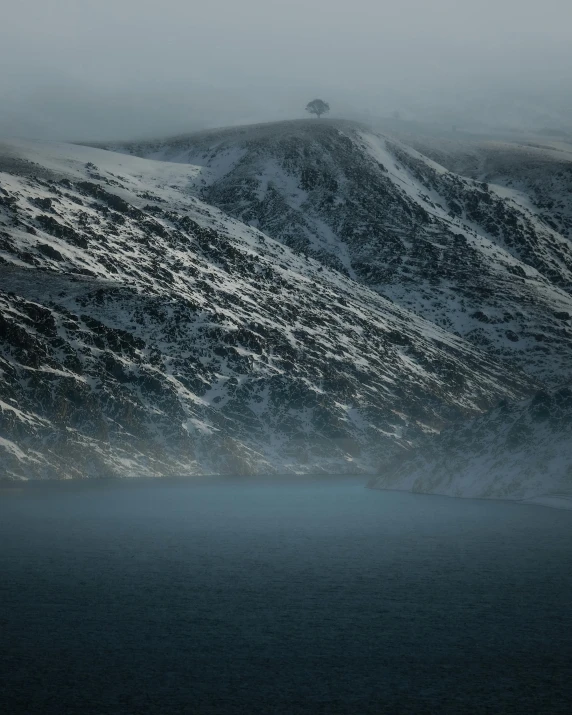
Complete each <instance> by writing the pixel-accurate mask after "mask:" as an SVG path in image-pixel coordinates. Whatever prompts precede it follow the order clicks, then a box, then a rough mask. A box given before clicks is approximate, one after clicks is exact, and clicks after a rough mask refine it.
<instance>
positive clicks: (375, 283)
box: [113, 120, 572, 384]
mask: <svg viewBox="0 0 572 715" xmlns="http://www.w3.org/2000/svg"><path fill="white" fill-rule="evenodd" d="M113 148H115V149H117V150H120V151H123V152H126V153H129V154H134V155H138V156H143V157H148V158H152V159H155V160H166V161H169V162H178V163H182V164H188V165H189V170H188V171H189V179H188V190H189V192H191V193H192V194H194V195H195V196H198V197H201V198H202V199H204V200H206V201H207V202H209V203H211V204H214V205H216V206H218V207H219V208H221V209H222V210H223V211H225V212H227V213H228V214H230V215H232V216H234V217H236V218H238V219H240V220H241V221H243V222H245V223H247V224H250V225H252V226H256V227H258V228H259V229H261V230H262V231H264V232H265V233H267V234H268V235H270V236H272V237H273V238H275V239H277V240H279V241H281V242H282V243H283V244H284V245H286V246H288V247H289V248H291V249H292V250H293V251H295V252H296V253H298V254H299V255H300V254H301V255H306V256H310V257H313V258H315V259H316V260H319V261H320V262H322V263H323V264H324V265H328V266H331V267H333V268H335V269H337V270H339V271H341V272H343V273H345V274H346V275H347V276H348V277H349V278H351V279H352V280H355V281H357V282H359V283H361V284H363V285H366V286H368V287H369V288H371V289H372V290H375V291H376V292H378V293H380V294H381V295H384V296H386V297H388V298H390V299H391V300H393V301H394V302H396V303H397V304H399V305H401V306H402V307H404V308H407V309H409V310H412V311H413V312H415V313H416V314H418V315H420V316H422V317H424V318H426V319H428V320H430V321H431V322H434V323H436V324H438V325H440V326H442V327H443V328H445V329H446V330H447V331H449V332H451V333H453V334H456V335H458V336H460V337H463V338H465V339H466V340H468V341H470V342H471V343H473V344H474V345H477V346H479V347H481V348H482V349H484V350H486V351H487V352H489V354H491V355H494V356H495V357H497V358H501V359H503V360H505V361H507V362H511V363H513V364H514V365H516V366H518V367H519V368H520V369H522V370H524V371H526V372H527V373H529V374H530V375H531V376H534V377H535V378H538V379H541V380H543V381H546V382H547V383H549V384H558V383H560V382H562V380H566V379H572V360H571V357H572V296H571V291H572V243H571V241H570V239H569V237H568V236H567V235H565V232H563V233H561V232H560V229H562V227H563V226H564V223H565V221H564V218H562V220H560V219H558V220H557V221H553V222H552V224H549V223H548V222H547V220H545V219H544V218H543V217H542V216H541V215H540V214H539V213H538V211H536V210H533V208H527V207H526V206H525V205H523V203H522V202H520V201H518V200H516V199H515V198H514V196H513V195H512V192H511V190H510V189H507V188H506V187H494V186H491V185H488V184H484V183H482V182H481V181H475V180H473V179H470V178H466V177H462V176H459V175H457V174H454V173H452V172H450V171H448V170H446V169H445V168H443V167H442V166H440V165H439V164H436V163H434V162H433V161H432V160H430V159H428V158H427V157H425V156H423V155H421V154H420V153H418V152H417V151H415V150H414V149H412V148H411V147H408V146H406V145H405V144H404V143H402V142H399V141H398V140H396V139H389V138H387V137H384V136H382V135H378V134H374V133H372V132H370V131H368V130H366V129H365V128H363V127H361V126H360V125H358V124H355V123H351V122H340V121H327V120H320V121H317V120H314V121H312V120H308V121H300V122H283V123H278V124H269V125H260V126H254V127H243V128H235V129H228V130H219V131H211V132H202V133H199V134H194V135H188V136H183V137H178V138H174V139H170V140H164V141H158V142H144V143H133V144H128V145H122V146H115V147H113Z"/></svg>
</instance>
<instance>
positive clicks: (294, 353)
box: [0, 142, 538, 478]
mask: <svg viewBox="0 0 572 715" xmlns="http://www.w3.org/2000/svg"><path fill="white" fill-rule="evenodd" d="M193 172H195V169H189V168H188V167H185V166H181V165H179V164H173V163H167V162H157V161H150V160H145V159H138V158H133V157H128V156H126V155H122V154H114V153H111V152H106V151H103V150H98V149H92V148H86V147H78V146H72V145H64V144H46V143H44V144H42V143H26V142H15V143H12V144H9V145H3V146H2V147H0V187H1V189H0V260H1V265H0V270H1V271H2V276H3V281H2V287H1V288H2V290H1V293H0V296H1V300H2V309H1V311H0V315H1V318H2V320H1V325H0V336H1V341H0V344H1V353H0V354H1V358H0V369H1V370H2V376H3V380H2V396H1V400H2V404H1V405H0V407H1V410H0V415H1V420H2V421H1V423H0V426H1V434H2V443H1V444H0V455H1V456H0V465H1V467H2V469H3V471H4V474H5V476H8V477H10V478H23V477H30V476H33V477H37V478H42V477H59V478H61V477H71V476H110V475H117V476H127V475H135V474H137V475H165V474H183V473H184V474H193V473H195V474H198V473H212V472H219V473H221V472H222V473H234V474H241V473H260V472H265V473H268V472H276V471H278V472H288V471H291V472H296V471H298V472H302V473H304V472H316V471H322V472H327V473H333V472H338V473H339V472H344V473H347V472H352V471H355V472H360V473H364V472H365V473H372V472H373V471H375V468H376V464H377V463H378V462H379V461H380V459H381V457H382V456H383V455H384V454H385V455H386V456H387V454H388V453H390V452H394V451H396V450H400V449H409V448H410V447H411V446H412V445H413V444H415V443H416V441H417V440H418V439H419V438H420V437H421V435H422V434H423V432H424V431H427V430H439V429H441V428H442V427H443V426H444V425H445V424H447V423H450V422H451V421H453V420H456V419H459V418H461V417H463V416H470V415H474V414H478V413H480V412H481V411H483V410H485V409H487V408H488V407H491V406H493V405H494V404H495V403H496V402H497V401H498V399H500V398H501V397H507V398H515V397H519V396H524V395H526V394H530V393H531V392H532V391H533V390H534V389H535V387H536V386H537V384H538V383H537V381H535V380H534V379H531V378H530V377H527V376H525V375H524V374H522V373H519V372H518V371H515V370H514V369H513V368H512V367H511V368H506V367H505V366H503V365H501V364H500V363H499V362H497V361H496V360H494V359H493V358H491V357H489V356H487V355H486V354H485V353H484V352H482V351H481V350H480V349H479V348H475V347H473V346H471V345H470V344H468V343H467V342H466V341H464V340H462V339H461V338H459V337H456V336H454V335H451V334H450V333H448V332H446V331H444V330H443V329H442V328H439V327H437V326H435V325H433V324H431V323H428V322H427V321H425V320H423V319H422V318H420V317H417V316H415V315H414V314H412V313H410V312H409V311H407V310H405V309H403V308H401V307H399V306H398V305H396V304H394V303H391V302H390V301H388V300H387V299H386V298H383V297H382V296H380V295H379V294H378V293H376V292H374V291H372V290H371V289H370V288H368V287H367V286H364V285H360V284H357V283H356V282H355V281H353V280H351V279H350V278H348V277H347V276H344V275H343V274H341V273H339V272H338V271H335V270H332V269H330V268H329V267H327V266H323V265H322V264H320V263H318V262H317V261H316V260H314V259H313V258H311V257H308V256H301V255H298V254H295V253H293V252H292V251H291V250H290V249H289V248H287V247H284V246H283V245H282V244H281V243H280V242H277V241H275V240H273V239H272V238H269V237H268V236H266V235H265V234H263V233H261V232H260V231H258V230H257V229H255V228H253V227H249V226H246V225H245V224H243V223H240V222H239V221H237V220H235V219H233V218H230V217H229V216H227V215H226V214H224V213H222V212H220V211H219V210H217V209H215V208H212V207H210V206H208V205H206V204H204V203H203V202H202V201H201V200H199V199H198V198H197V197H195V196H193V195H192V194H191V193H190V192H189V190H188V184H189V175H191V177H192V174H193Z"/></svg>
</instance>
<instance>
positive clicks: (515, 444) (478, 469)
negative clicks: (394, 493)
mask: <svg viewBox="0 0 572 715" xmlns="http://www.w3.org/2000/svg"><path fill="white" fill-rule="evenodd" d="M370 486H372V487H374V488H378V489H404V490H408V491H415V492H426V493H433V494H446V495H449V496H465V497H483V498H511V499H529V500H534V501H536V502H537V503H543V504H547V505H551V506H567V507H568V508H570V507H572V390H571V389H570V387H564V388H560V389H558V390H554V391H552V392H547V391H541V392H538V393H537V394H536V395H535V396H534V397H532V398H529V399H527V400H524V401H522V402H519V403H517V404H509V403H503V404H501V405H499V406H498V407H497V408H496V409H494V410H492V411H491V412H488V413H487V414H485V415H483V416H481V417H477V418H476V419H474V420H471V421H468V422H463V423H459V424H457V425H455V426H453V427H450V428H448V429H446V430H443V432H441V434H439V435H438V436H436V437H435V436H434V437H432V438H431V439H429V440H425V443H424V444H421V445H420V446H419V447H418V448H417V449H415V450H413V451H411V452H408V453H404V454H402V455H400V456H398V457H396V458H394V459H393V460H392V461H389V462H386V463H384V464H383V465H382V466H381V469H380V476H379V477H378V478H376V479H375V480H372V482H371V483H370Z"/></svg>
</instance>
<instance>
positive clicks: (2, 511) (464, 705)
mask: <svg viewBox="0 0 572 715" xmlns="http://www.w3.org/2000/svg"><path fill="white" fill-rule="evenodd" d="M0 606H1V611H0V629H1V631H0V633H1V642H0V671H1V672H0V675H1V678H0V700H1V707H0V711H1V712H2V713H8V714H10V715H12V714H16V713H33V714H35V713H42V714H44V713H46V714H50V715H51V713H57V714H58V715H67V713H77V714H78V715H80V714H83V713H88V714H89V715H92V714H95V713H97V714H98V715H108V714H123V713H133V714H137V715H139V714H141V715H146V714H148V713H153V714H160V715H169V714H170V713H189V714H191V713H245V714H249V713H355V714H356V715H361V714H362V713H389V714H393V713H396V714H397V713H436V714H441V713H487V714H491V715H492V714H495V715H496V714H497V713H517V714H518V715H522V714H523V713H542V714H544V713H565V712H566V713H567V712H569V711H570V712H572V513H570V512H562V511H557V510H552V509H547V508H542V507H536V506H521V505H518V504H511V503H501V502H485V501H470V500H466V501H465V500H454V499H447V498H440V497H426V496H416V495H409V494H401V493H390V492H374V491H369V490H366V489H364V488H363V486H362V485H361V483H356V482H347V481H345V482H340V481H337V482H331V483H328V482H325V481H320V482H317V481H312V482H309V483H304V482H296V483H291V484H289V485H285V484H271V483H266V484H265V483H239V482H232V481H230V482H222V481H217V482H211V483H205V482H202V483H195V484H193V483H192V482H184V481H176V480H173V481H163V482H154V481H138V482H136V483H135V482H133V483H125V482H91V483H86V482H80V483H72V484H51V485H40V486H25V487H24V488H14V489H2V490H0Z"/></svg>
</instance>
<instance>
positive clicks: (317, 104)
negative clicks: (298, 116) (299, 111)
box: [306, 99, 330, 119]
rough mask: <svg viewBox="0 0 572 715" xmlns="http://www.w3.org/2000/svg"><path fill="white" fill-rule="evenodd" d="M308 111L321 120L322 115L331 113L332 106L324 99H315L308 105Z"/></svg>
mask: <svg viewBox="0 0 572 715" xmlns="http://www.w3.org/2000/svg"><path fill="white" fill-rule="evenodd" d="M306 111H307V112H310V114H315V115H316V116H317V117H318V119H319V118H320V116H321V115H322V114H325V113H326V112H329V111H330V105H329V104H328V103H327V102H324V101H323V100H322V99H313V100H312V101H311V102H308V104H307V105H306Z"/></svg>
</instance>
